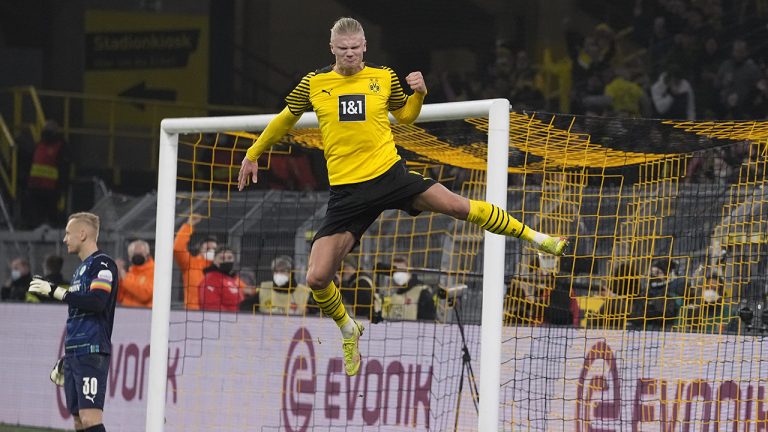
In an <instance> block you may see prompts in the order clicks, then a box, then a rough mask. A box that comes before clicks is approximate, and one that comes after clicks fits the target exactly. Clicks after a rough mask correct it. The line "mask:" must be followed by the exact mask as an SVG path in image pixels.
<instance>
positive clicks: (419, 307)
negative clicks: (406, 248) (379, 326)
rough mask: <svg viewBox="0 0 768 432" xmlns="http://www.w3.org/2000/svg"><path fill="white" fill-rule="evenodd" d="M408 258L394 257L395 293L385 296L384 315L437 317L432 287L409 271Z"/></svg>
mask: <svg viewBox="0 0 768 432" xmlns="http://www.w3.org/2000/svg"><path fill="white" fill-rule="evenodd" d="M408 267H409V266H408V259H407V258H406V257H404V256H399V255H398V256H395V257H394V258H392V270H393V272H392V278H391V280H392V286H393V288H394V293H392V294H390V295H388V296H386V297H384V302H383V303H384V304H383V307H382V316H383V318H384V319H385V320H424V321H432V320H434V319H435V316H436V314H435V312H436V308H435V300H434V298H433V293H432V287H431V286H429V285H427V284H425V283H423V282H421V281H420V280H419V279H418V277H416V275H414V274H412V273H410V272H408Z"/></svg>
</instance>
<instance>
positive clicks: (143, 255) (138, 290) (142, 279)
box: [117, 240, 155, 308]
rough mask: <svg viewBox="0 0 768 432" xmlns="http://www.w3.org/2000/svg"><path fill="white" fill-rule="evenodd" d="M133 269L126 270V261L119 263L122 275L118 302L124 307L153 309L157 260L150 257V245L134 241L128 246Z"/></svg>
mask: <svg viewBox="0 0 768 432" xmlns="http://www.w3.org/2000/svg"><path fill="white" fill-rule="evenodd" d="M128 257H129V259H130V260H131V267H130V268H129V269H128V271H126V270H125V261H123V260H118V261H117V270H118V272H119V273H120V295H118V296H117V301H118V302H119V303H120V304H121V305H123V306H133V307H146V308H151V307H152V291H153V289H154V285H155V260H153V259H152V255H150V249H149V243H147V242H145V241H144V240H134V241H132V242H131V243H130V244H128Z"/></svg>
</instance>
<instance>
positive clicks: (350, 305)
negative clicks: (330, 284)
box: [339, 257, 381, 321]
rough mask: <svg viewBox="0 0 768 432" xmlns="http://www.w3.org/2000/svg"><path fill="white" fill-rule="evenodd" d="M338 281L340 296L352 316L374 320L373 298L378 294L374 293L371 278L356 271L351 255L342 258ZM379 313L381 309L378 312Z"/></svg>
mask: <svg viewBox="0 0 768 432" xmlns="http://www.w3.org/2000/svg"><path fill="white" fill-rule="evenodd" d="M339 282H340V283H339V289H340V290H341V298H342V300H343V301H344V304H345V305H347V310H348V311H351V314H352V316H356V317H361V318H368V319H369V320H372V321H375V319H374V316H373V314H374V313H375V312H374V309H375V308H374V299H375V298H376V297H378V294H376V293H375V289H374V286H373V285H374V284H373V278H372V277H371V276H370V275H367V274H365V273H363V272H361V271H358V264H357V259H354V258H352V257H347V258H345V259H344V261H343V262H342V264H341V272H340V274H339ZM379 303H380V300H379ZM380 313H381V311H379V312H378V314H380Z"/></svg>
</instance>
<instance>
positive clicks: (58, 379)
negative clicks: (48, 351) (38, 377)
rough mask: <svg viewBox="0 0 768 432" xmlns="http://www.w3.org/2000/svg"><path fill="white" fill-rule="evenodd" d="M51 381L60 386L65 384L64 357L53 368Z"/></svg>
mask: <svg viewBox="0 0 768 432" xmlns="http://www.w3.org/2000/svg"><path fill="white" fill-rule="evenodd" d="M51 382H52V383H54V384H56V385H57V386H59V387H62V386H64V357H62V358H60V359H59V360H58V361H57V362H56V364H55V365H53V369H52V370H51Z"/></svg>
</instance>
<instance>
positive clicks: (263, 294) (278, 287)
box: [251, 255, 313, 315]
mask: <svg viewBox="0 0 768 432" xmlns="http://www.w3.org/2000/svg"><path fill="white" fill-rule="evenodd" d="M311 297H312V290H311V289H310V288H309V287H308V286H306V285H304V284H297V283H296V281H295V280H294V278H293V259H292V258H291V257H289V256H287V255H281V256H278V257H277V258H275V259H273V260H272V280H270V281H264V282H262V283H261V286H260V287H259V292H258V308H259V312H261V313H266V314H280V315H304V314H306V313H307V306H308V305H309V304H313V303H312V302H311V301H310V299H311ZM251 310H253V307H251Z"/></svg>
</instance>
